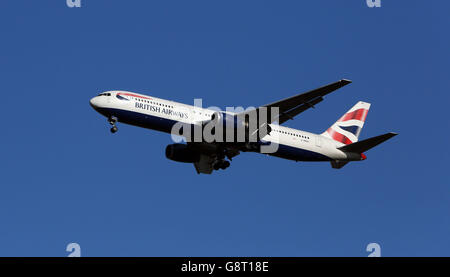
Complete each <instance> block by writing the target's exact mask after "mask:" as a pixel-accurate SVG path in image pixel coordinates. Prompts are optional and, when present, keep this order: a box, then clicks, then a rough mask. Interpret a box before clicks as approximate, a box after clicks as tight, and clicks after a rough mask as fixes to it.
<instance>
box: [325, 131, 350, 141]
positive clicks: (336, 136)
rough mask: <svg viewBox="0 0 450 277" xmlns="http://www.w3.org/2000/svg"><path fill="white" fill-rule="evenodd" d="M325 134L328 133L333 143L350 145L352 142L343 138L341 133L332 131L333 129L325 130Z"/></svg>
mask: <svg viewBox="0 0 450 277" xmlns="http://www.w3.org/2000/svg"><path fill="white" fill-rule="evenodd" d="M327 132H328V134H330V136H331V137H332V138H333V139H334V140H335V141H339V142H342V143H344V144H351V143H352V141H351V140H350V139H349V138H348V137H346V136H344V135H343V134H341V133H338V132H336V131H335V130H333V129H331V128H329V129H328V130H327Z"/></svg>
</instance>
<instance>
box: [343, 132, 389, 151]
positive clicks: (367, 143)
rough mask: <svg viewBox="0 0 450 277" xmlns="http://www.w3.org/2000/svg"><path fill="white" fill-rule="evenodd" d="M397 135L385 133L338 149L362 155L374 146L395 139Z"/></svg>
mask: <svg viewBox="0 0 450 277" xmlns="http://www.w3.org/2000/svg"><path fill="white" fill-rule="evenodd" d="M396 135H397V134H396V133H387V134H384V135H380V136H376V137H373V138H369V139H365V140H361V141H358V142H355V143H352V144H349V145H345V146H342V147H340V148H339V149H340V150H342V151H345V152H353V153H363V152H365V151H367V150H369V149H371V148H373V147H375V146H377V145H378V144H380V143H382V142H385V141H386V140H388V139H390V138H392V137H395V136H396Z"/></svg>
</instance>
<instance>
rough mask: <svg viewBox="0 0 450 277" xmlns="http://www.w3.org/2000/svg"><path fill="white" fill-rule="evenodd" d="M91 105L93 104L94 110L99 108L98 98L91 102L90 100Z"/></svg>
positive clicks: (92, 99)
mask: <svg viewBox="0 0 450 277" xmlns="http://www.w3.org/2000/svg"><path fill="white" fill-rule="evenodd" d="M89 103H90V104H91V107H92V108H94V109H95V108H97V107H98V106H99V99H98V96H95V97H93V98H91V100H89Z"/></svg>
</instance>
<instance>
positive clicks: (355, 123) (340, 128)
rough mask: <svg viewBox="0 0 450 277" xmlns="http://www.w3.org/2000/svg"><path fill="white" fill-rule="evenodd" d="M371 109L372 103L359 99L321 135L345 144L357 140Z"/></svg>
mask: <svg viewBox="0 0 450 277" xmlns="http://www.w3.org/2000/svg"><path fill="white" fill-rule="evenodd" d="M369 109H370V103H366V102H362V101H359V102H358V103H356V105H354V106H353V107H352V108H351V109H350V110H349V111H348V112H346V113H345V114H344V115H343V116H342V117H341V118H340V119H339V120H338V121H336V123H334V124H333V125H331V127H330V128H328V130H326V131H325V132H323V133H322V134H321V135H322V136H325V137H327V138H330V139H333V140H335V141H338V142H341V143H343V144H351V143H355V142H357V141H358V137H359V134H360V133H361V129H362V127H363V126H364V121H365V120H366V117H367V113H368V112H369Z"/></svg>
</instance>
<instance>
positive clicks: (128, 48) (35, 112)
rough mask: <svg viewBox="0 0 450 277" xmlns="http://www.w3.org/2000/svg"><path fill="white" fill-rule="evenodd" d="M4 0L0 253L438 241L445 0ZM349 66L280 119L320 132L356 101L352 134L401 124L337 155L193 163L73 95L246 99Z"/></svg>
mask: <svg viewBox="0 0 450 277" xmlns="http://www.w3.org/2000/svg"><path fill="white" fill-rule="evenodd" d="M82 5H83V6H82V8H79V9H69V8H67V7H66V4H65V0H58V1H25V0H15V1H12V0H9V1H4V2H3V3H2V8H1V10H0V23H1V24H0V34H1V36H2V39H1V43H0V74H1V76H2V77H1V79H0V80H1V82H0V87H1V95H2V105H1V106H2V108H1V109H0V116H1V119H2V120H1V125H0V128H1V131H0V134H1V136H0V157H1V159H0V222H1V228H0V256H66V255H67V254H68V253H67V252H66V251H65V248H66V245H67V244H68V243H70V242H77V243H79V244H80V246H81V252H82V253H81V254H82V255H83V256H186V255H187V256H367V255H368V253H367V252H366V251H365V248H366V246H367V244H368V243H370V242H376V243H378V244H380V246H381V254H382V255H383V256H449V255H450V239H449V234H450V217H449V211H450V189H449V185H450V182H449V181H450V180H449V175H448V171H447V170H448V161H449V158H450V155H449V148H448V137H449V135H450V131H449V130H450V129H449V121H448V112H447V106H448V102H449V100H450V97H449V92H448V88H449V85H450V81H449V79H448V74H449V64H450V59H449V57H450V55H449V52H448V49H449V48H450V47H449V46H450V45H449V44H450V43H449V42H450V38H449V36H448V29H449V27H450V26H449V20H450V18H449V16H448V10H449V8H450V4H449V3H448V1H418V0H417V1H414V0H413V1H387V0H382V7H381V8H378V9H369V8H368V7H367V6H366V4H365V0H352V1H335V0H321V1H281V2H280V1H132V2H130V1H124V0H121V1H119V0H116V1H111V0H108V1H106V0H95V1H93V0H82ZM341 78H348V79H351V80H353V83H352V84H351V85H349V86H346V87H345V88H343V89H341V90H339V91H337V92H335V93H333V94H332V95H330V96H329V97H327V98H326V101H324V102H322V103H321V104H319V105H318V106H317V108H316V109H314V110H309V111H307V112H305V113H303V114H302V115H301V116H299V117H298V118H296V119H295V120H294V121H291V122H287V123H286V126H289V127H294V128H299V129H303V130H307V131H311V132H322V131H323V130H325V129H326V128H327V127H328V126H330V125H331V124H332V123H333V122H334V121H335V120H336V119H338V118H339V117H340V116H341V115H342V114H343V113H344V112H345V111H347V110H348V109H349V108H350V107H351V106H353V104H354V103H356V102H357V101H359V100H363V101H368V102H370V103H372V107H371V111H370V113H369V115H368V117H367V120H366V125H365V128H364V129H363V131H362V134H361V137H362V138H368V137H371V136H375V135H378V134H381V133H385V132H388V131H395V132H398V133H399V134H400V135H399V136H397V137H395V138H394V139H392V140H391V141H389V142H387V143H385V144H383V145H382V146H380V147H377V148H375V149H373V150H371V151H369V152H368V153H367V156H368V159H367V160H366V161H364V162H361V163H353V164H349V165H347V166H346V167H344V168H343V169H342V170H333V169H331V167H330V165H329V164H328V163H316V164H314V163H313V164H309V163H295V162H291V161H286V160H282V159H278V158H271V157H266V156H262V155H257V154H251V153H247V154H243V155H240V156H239V157H236V158H235V159H234V160H233V162H232V165H231V167H230V168H229V169H227V170H226V171H219V172H215V173H214V174H213V175H210V176H207V175H197V174H196V173H195V170H194V168H193V166H192V165H189V164H179V163H175V162H172V161H169V160H167V159H166V158H165V156H164V149H165V146H166V145H167V144H170V143H171V139H170V135H167V134H163V133H158V132H155V131H149V130H145V129H140V128H135V127H130V126H124V125H120V126H119V132H118V133H117V134H114V135H112V134H110V133H109V127H108V124H107V122H106V120H105V119H104V118H103V117H101V116H100V115H99V114H97V113H96V112H95V111H94V110H92V109H91V107H90V106H89V99H90V98H91V97H93V96H94V95H96V94H98V93H99V92H101V91H105V90H111V89H123V90H130V91H135V92H140V93H145V94H149V95H154V96H156V97H161V98H167V99H173V100H175V101H179V102H184V103H188V104H189V103H191V104H192V103H193V99H194V98H202V99H203V104H204V105H205V106H222V107H226V106H244V107H245V106H256V105H261V104H266V103H269V102H272V101H274V100H278V99H280V98H284V97H288V96H291V95H293V94H295V93H299V92H302V91H306V90H309V89H313V88H315V87H318V86H321V85H324V84H327V83H330V82H334V81H336V80H339V79H341Z"/></svg>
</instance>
